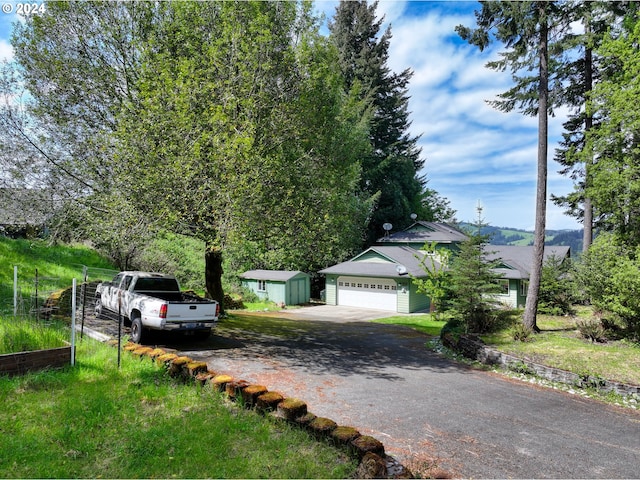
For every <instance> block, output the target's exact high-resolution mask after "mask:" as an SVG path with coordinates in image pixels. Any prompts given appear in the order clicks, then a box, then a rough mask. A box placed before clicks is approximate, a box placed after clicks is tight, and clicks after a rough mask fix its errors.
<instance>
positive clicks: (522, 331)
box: [511, 322, 532, 342]
mask: <svg viewBox="0 0 640 480" xmlns="http://www.w3.org/2000/svg"><path fill="white" fill-rule="evenodd" d="M531 333H532V331H531V329H530V328H528V327H527V326H526V325H525V324H524V323H522V322H519V323H516V324H515V325H514V327H513V329H512V331H511V335H512V337H513V339H514V340H515V341H517V342H527V341H529V339H530V337H531Z"/></svg>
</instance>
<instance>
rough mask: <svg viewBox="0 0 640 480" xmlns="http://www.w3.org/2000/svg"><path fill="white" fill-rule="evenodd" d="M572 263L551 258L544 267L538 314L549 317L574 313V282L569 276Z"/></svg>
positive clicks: (554, 257)
mask: <svg viewBox="0 0 640 480" xmlns="http://www.w3.org/2000/svg"><path fill="white" fill-rule="evenodd" d="M569 271H570V263H569V261H567V260H563V259H562V258H559V257H556V256H551V257H549V258H548V259H547V260H546V261H545V263H544V265H543V266H542V277H541V279H540V293H539V295H538V312H539V313H546V314H548V315H567V314H570V313H572V305H573V303H574V300H575V298H574V297H575V296H574V294H573V292H572V290H573V286H572V285H573V282H572V281H571V278H570V276H569Z"/></svg>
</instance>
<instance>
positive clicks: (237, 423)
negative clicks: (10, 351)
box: [0, 339, 356, 478]
mask: <svg viewBox="0 0 640 480" xmlns="http://www.w3.org/2000/svg"><path fill="white" fill-rule="evenodd" d="M116 355H117V352H116V350H115V349H113V348H111V347H107V346H105V345H102V344H98V343H97V342H94V341H92V340H91V339H85V340H83V341H82V342H81V343H80V344H79V346H78V354H77V364H76V367H67V368H65V369H63V370H61V371H45V372H41V373H34V374H28V375H26V376H24V377H14V378H7V377H0V404H2V406H3V408H2V410H1V411H0V439H2V440H1V441H0V477H3V478H98V477H106V478H151V477H163V478H171V477H178V478H259V477H260V478H263V477H269V478H347V477H350V476H352V475H353V472H354V471H355V467H356V463H355V461H354V460H353V459H352V458H351V457H348V456H347V455H346V454H345V453H344V452H343V451H342V450H338V449H336V448H334V447H333V446H331V445H330V444H328V443H326V442H318V441H316V440H314V439H313V438H311V437H310V436H309V434H307V433H306V432H304V431H302V430H298V429H295V428H294V427H291V426H289V425H288V424H286V423H284V422H282V421H279V420H276V419H273V418H270V417H262V416H260V415H258V414H257V413H255V412H253V411H248V410H244V409H242V408H240V407H238V406H236V405H230V404H229V403H228V402H226V401H225V400H224V399H223V397H222V396H221V394H219V393H217V392H215V391H213V390H211V389H209V388H200V387H195V386H194V385H184V384H181V383H176V381H174V380H172V379H171V378H170V377H169V376H168V375H166V374H165V373H164V372H163V370H162V368H160V367H157V366H155V365H154V364H153V363H151V362H150V361H148V360H144V361H141V360H139V359H137V358H135V357H133V356H131V355H128V354H124V355H123V356H122V366H121V368H120V369H118V368H117V366H116Z"/></svg>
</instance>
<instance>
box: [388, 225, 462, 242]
mask: <svg viewBox="0 0 640 480" xmlns="http://www.w3.org/2000/svg"><path fill="white" fill-rule="evenodd" d="M467 238H468V237H467V235H466V234H465V233H464V232H462V231H460V230H458V229H457V228H455V227H453V226H451V225H449V224H447V223H441V222H423V221H418V222H415V223H413V224H412V225H410V226H408V227H407V228H405V229H404V230H402V231H400V232H396V233H392V234H390V235H387V236H384V237H382V238H380V239H379V240H378V243H380V244H383V245H388V244H394V243H395V244H407V243H414V244H421V245H424V244H425V243H431V242H436V243H459V242H463V241H465V240H466V239H467Z"/></svg>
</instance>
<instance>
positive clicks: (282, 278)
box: [240, 270, 307, 282]
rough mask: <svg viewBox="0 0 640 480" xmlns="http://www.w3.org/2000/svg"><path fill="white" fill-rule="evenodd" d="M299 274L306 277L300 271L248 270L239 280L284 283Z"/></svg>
mask: <svg viewBox="0 0 640 480" xmlns="http://www.w3.org/2000/svg"><path fill="white" fill-rule="evenodd" d="M301 273H303V274H304V275H307V274H306V273H304V272H301V271H300V270H295V271H289V270H249V271H248V272H244V273H243V274H242V275H240V278H246V279H250V280H273V281H274V282H286V281H288V280H291V279H292V278H293V277H295V276H296V275H299V274H301Z"/></svg>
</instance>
